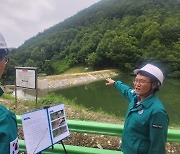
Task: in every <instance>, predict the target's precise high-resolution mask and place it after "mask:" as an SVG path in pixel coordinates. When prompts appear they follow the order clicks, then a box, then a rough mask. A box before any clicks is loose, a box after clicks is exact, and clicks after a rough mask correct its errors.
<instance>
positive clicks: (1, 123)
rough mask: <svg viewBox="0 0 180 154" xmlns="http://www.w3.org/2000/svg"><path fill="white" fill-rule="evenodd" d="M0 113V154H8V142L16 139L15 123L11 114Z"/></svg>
mask: <svg viewBox="0 0 180 154" xmlns="http://www.w3.org/2000/svg"><path fill="white" fill-rule="evenodd" d="M0 113H1V115H0V154H5V153H7V154H9V153H10V142H11V141H13V140H14V139H16V138H17V123H16V119H14V118H15V116H14V115H11V113H9V114H7V112H5V113H4V112H0Z"/></svg>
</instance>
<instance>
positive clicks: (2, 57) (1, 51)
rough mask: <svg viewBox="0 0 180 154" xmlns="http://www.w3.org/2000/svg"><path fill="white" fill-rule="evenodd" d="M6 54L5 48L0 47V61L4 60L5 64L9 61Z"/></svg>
mask: <svg viewBox="0 0 180 154" xmlns="http://www.w3.org/2000/svg"><path fill="white" fill-rule="evenodd" d="M7 54H8V50H7V49H0V61H2V60H4V61H5V64H7V63H8V61H9V58H8V57H6V55H7Z"/></svg>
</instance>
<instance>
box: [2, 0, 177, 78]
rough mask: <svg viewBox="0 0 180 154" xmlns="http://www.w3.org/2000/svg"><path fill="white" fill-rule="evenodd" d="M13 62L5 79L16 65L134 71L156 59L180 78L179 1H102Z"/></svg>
mask: <svg viewBox="0 0 180 154" xmlns="http://www.w3.org/2000/svg"><path fill="white" fill-rule="evenodd" d="M10 60H11V63H10V64H9V66H8V69H7V72H6V74H5V77H7V76H10V74H9V73H12V71H10V70H12V69H14V66H17V65H18V66H28V67H30V66H34V67H38V71H39V72H40V73H46V74H48V75H50V74H59V73H62V72H63V71H65V70H67V69H68V68H70V67H73V66H77V65H78V66H79V65H81V66H89V67H92V68H94V69H96V70H97V69H104V68H117V69H119V70H121V71H123V72H131V71H132V70H133V69H134V68H135V67H137V66H138V65H139V64H140V63H142V62H143V61H151V62H156V63H158V62H161V63H162V64H163V66H164V69H165V72H166V73H167V74H168V76H169V77H176V78H180V0H102V1H100V2H99V3H96V4H94V5H92V6H91V7H89V8H87V9H85V10H83V11H80V12H79V13H77V14H76V15H74V16H72V17H70V18H68V19H66V20H65V21H63V22H61V23H59V24H57V25H55V26H52V27H51V28H50V29H47V30H45V31H44V32H41V33H39V34H37V36H35V37H33V38H31V39H29V40H27V41H26V42H25V43H24V44H23V45H22V46H20V47H19V48H18V49H15V50H13V51H12V52H11V54H10ZM7 73H8V74H7Z"/></svg>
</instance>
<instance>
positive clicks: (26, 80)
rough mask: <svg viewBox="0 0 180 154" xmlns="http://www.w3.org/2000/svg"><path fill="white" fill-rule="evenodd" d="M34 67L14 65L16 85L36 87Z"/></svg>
mask: <svg viewBox="0 0 180 154" xmlns="http://www.w3.org/2000/svg"><path fill="white" fill-rule="evenodd" d="M36 70H37V69H36V68H34V67H16V86H17V87H23V88H30V89H36V80H37V77H36Z"/></svg>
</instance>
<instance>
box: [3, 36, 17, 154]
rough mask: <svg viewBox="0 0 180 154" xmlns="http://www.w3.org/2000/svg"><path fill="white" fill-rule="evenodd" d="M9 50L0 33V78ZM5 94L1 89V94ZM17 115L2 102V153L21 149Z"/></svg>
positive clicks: (15, 151)
mask: <svg viewBox="0 0 180 154" xmlns="http://www.w3.org/2000/svg"><path fill="white" fill-rule="evenodd" d="M8 52H9V50H8V48H7V44H6V42H5V40H4V37H3V35H2V34H1V33H0V78H1V76H2V74H3V72H4V69H5V66H6V64H7V62H8V59H7V58H6V55H7V54H8ZM2 94H3V91H2V89H0V96H1V95H2ZM17 132H18V130H17V122H16V115H15V114H14V113H12V112H11V111H9V110H8V109H7V108H5V107H4V106H2V105H1V104H0V154H17V153H18V151H19V146H18V138H17V136H18V135H17Z"/></svg>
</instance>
